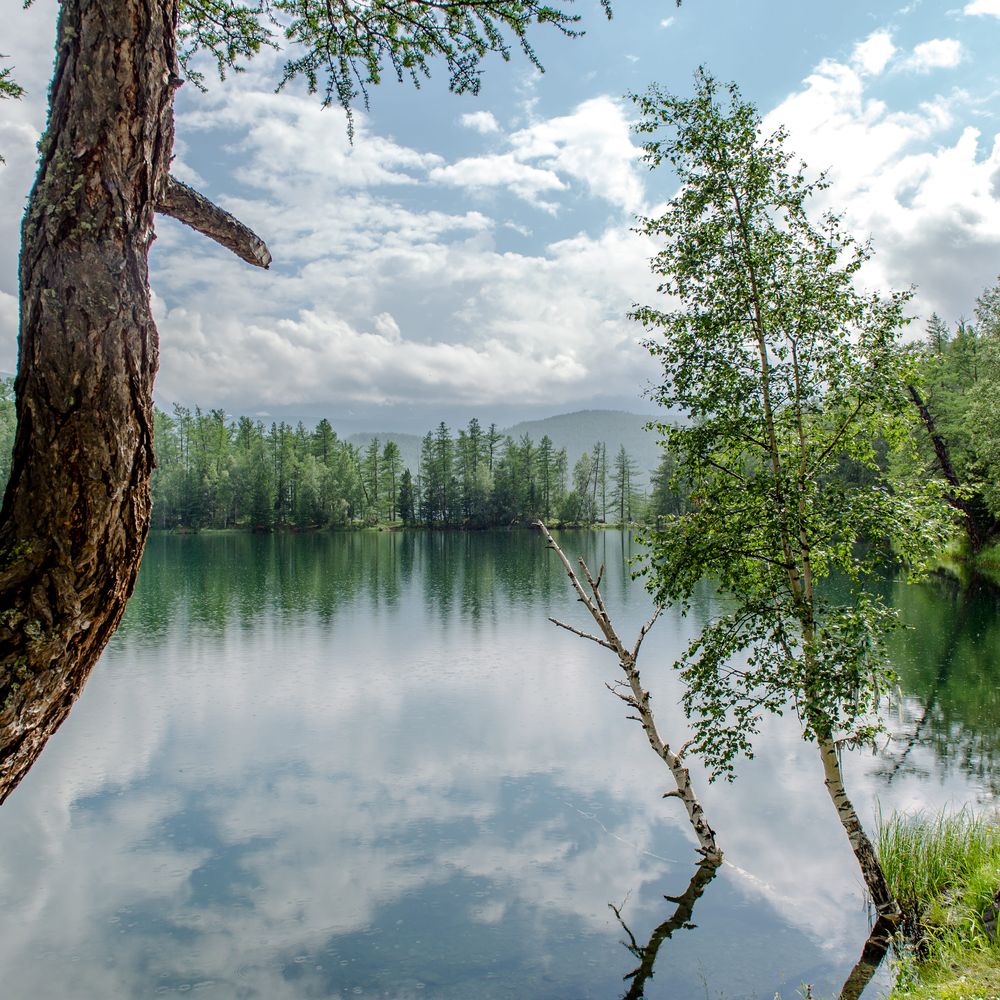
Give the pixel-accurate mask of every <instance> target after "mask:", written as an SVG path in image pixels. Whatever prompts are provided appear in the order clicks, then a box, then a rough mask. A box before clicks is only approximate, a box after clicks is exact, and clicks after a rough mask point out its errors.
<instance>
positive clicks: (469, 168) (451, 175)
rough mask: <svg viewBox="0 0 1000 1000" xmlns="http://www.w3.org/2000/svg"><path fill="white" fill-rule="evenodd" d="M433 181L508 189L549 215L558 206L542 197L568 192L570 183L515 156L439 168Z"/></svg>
mask: <svg viewBox="0 0 1000 1000" xmlns="http://www.w3.org/2000/svg"><path fill="white" fill-rule="evenodd" d="M430 178H431V180H432V181H437V182H438V183H441V184H452V185H455V186H456V187H463V188H471V189H473V190H484V189H486V188H507V189H509V190H510V191H512V192H513V193H514V194H516V195H517V196H518V197H519V198H523V199H524V200H525V201H528V202H531V203H532V204H533V205H535V206H537V207H538V208H543V209H545V210H546V211H548V212H555V211H556V209H557V207H558V206H557V205H556V204H555V203H554V202H551V201H545V200H543V199H542V197H541V195H542V194H545V193H547V192H551V191H564V190H565V189H566V184H565V183H564V182H563V181H562V180H561V179H560V178H559V176H558V175H557V174H556V173H555V172H554V171H552V170H542V169H539V168H538V167H533V166H531V165H530V164H527V163H522V162H520V161H519V160H518V159H517V158H516V157H515V156H514V154H513V153H500V154H497V155H495V156H470V157H466V158H465V159H463V160H459V161H458V162H456V163H451V164H448V165H447V166H444V167H435V168H434V169H433V170H432V171H431V172H430Z"/></svg>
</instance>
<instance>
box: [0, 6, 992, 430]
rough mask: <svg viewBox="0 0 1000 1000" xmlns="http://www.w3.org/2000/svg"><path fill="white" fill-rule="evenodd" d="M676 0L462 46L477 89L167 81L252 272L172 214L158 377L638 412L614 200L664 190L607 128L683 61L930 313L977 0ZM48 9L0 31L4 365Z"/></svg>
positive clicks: (619, 205)
mask: <svg viewBox="0 0 1000 1000" xmlns="http://www.w3.org/2000/svg"><path fill="white" fill-rule="evenodd" d="M833 9H834V8H831V7H829V6H826V5H824V6H820V5H815V4H803V3H801V2H799V3H792V2H786V0H779V2H775V0H770V2H766V3H765V2H763V0H686V2H685V3H684V5H683V6H682V7H681V8H680V9H677V8H675V7H674V6H673V4H672V3H664V2H660V3H649V2H641V3H632V4H629V3H626V2H624V0H623V2H620V3H619V4H617V5H616V10H615V17H614V19H613V20H612V21H611V22H610V23H609V22H607V21H606V20H605V19H604V17H603V14H602V12H601V10H600V7H599V6H598V4H597V3H596V2H593V3H591V2H590V0H587V2H585V3H581V4H579V5H578V6H577V7H576V10H577V12H578V13H580V14H581V15H582V16H583V19H584V27H585V28H586V29H587V34H586V36H585V37H583V38H579V39H575V40H568V39H564V38H561V37H558V36H557V35H555V34H554V33H549V34H546V33H544V32H543V33H541V34H539V35H537V36H536V39H535V44H536V49H537V51H538V54H539V56H540V58H541V60H542V62H543V63H544V65H545V68H546V73H545V74H544V75H542V74H538V73H537V72H536V71H535V70H534V69H533V68H532V67H531V66H530V64H529V63H528V62H527V60H526V59H524V58H523V57H522V56H520V55H519V54H517V53H515V54H514V56H513V58H512V60H511V62H510V63H508V64H504V63H502V62H501V61H500V60H499V59H494V60H493V61H491V62H490V63H489V64H488V67H487V73H486V76H485V79H484V82H483V88H482V92H481V94H480V95H479V96H478V97H470V96H462V97H456V96H455V95H452V94H449V93H448V92H447V87H446V78H445V74H444V73H437V74H436V75H435V76H433V77H432V79H431V80H430V81H427V82H426V83H425V84H424V86H423V87H422V89H421V90H420V91H414V90H413V89H412V88H410V87H408V86H398V85H396V84H395V82H393V81H390V82H387V83H386V84H384V85H383V86H382V87H380V88H377V89H376V90H375V91H373V94H372V106H371V109H370V111H368V112H364V111H359V112H358V121H357V134H356V138H355V143H354V146H353V147H351V146H350V145H349V144H348V142H347V137H346V132H345V128H344V121H343V116H342V114H341V112H340V111H339V110H337V109H327V110H322V109H321V108H320V107H319V104H318V101H317V100H316V99H315V98H314V97H310V96H308V95H306V94H304V93H303V92H302V91H301V90H298V89H294V88H293V89H291V90H289V91H288V92H285V93H282V94H279V95H275V94H274V93H273V87H274V82H275V80H276V74H277V72H278V71H279V70H280V57H264V58H262V59H260V60H258V61H256V62H255V63H254V64H253V65H251V67H250V69H249V71H248V72H247V73H245V74H240V75H238V76H233V77H231V78H230V79H229V80H227V81H226V83H224V84H220V83H218V82H214V81H213V82H210V90H209V93H208V94H201V93H199V92H198V91H196V90H195V89H194V88H193V87H191V86H187V87H184V88H183V89H182V90H181V91H180V93H179V100H178V119H177V136H178V144H177V154H178V158H177V161H176V163H175V172H176V173H178V174H179V175H180V176H182V178H183V179H185V180H188V181H189V182H190V183H192V184H194V185H195V186H197V187H198V188H199V189H201V190H202V191H204V192H205V193H206V194H207V195H208V196H210V197H211V198H213V199H214V200H216V201H218V202H219V203H220V204H222V205H223V206H225V207H226V208H228V209H230V210H231V211H233V212H234V213H235V214H237V215H238V216H239V217H240V218H241V219H243V220H244V221H245V222H247V223H248V224H249V225H251V226H253V227H254V228H255V229H256V230H257V231H258V232H259V233H260V234H261V235H262V236H263V237H264V238H265V239H266V240H267V242H268V243H269V245H270V247H271V250H272V252H273V254H274V257H275V264H274V266H273V268H272V270H271V271H270V272H269V273H263V272H260V271H257V270H256V269H252V268H250V267H248V266H246V265H244V264H242V263H241V262H240V261H238V260H236V259H235V258H232V257H230V256H229V255H228V254H227V253H226V252H225V251H223V250H221V249H219V248H217V247H216V246H215V245H214V244H211V243H209V242H208V241H206V240H204V239H203V238H202V237H199V236H197V235H196V234H193V233H189V232H187V231H185V230H184V229H183V228H182V227H180V226H179V225H177V224H175V223H173V222H172V221H171V220H166V219H163V220H161V222H160V224H159V226H158V232H159V239H158V241H157V244H156V246H155V248H154V251H153V255H152V286H153V291H154V301H155V309H156V315H157V317H158V322H159V326H160V331H161V352H162V353H161V370H160V376H159V379H158V389H157V396H158V399H159V400H160V402H161V404H164V405H169V404H170V403H171V402H173V401H179V402H183V403H189V404H190V403H200V404H201V405H203V406H224V407H226V408H227V409H228V410H229V411H230V412H251V413H261V414H264V413H268V414H284V413H296V414H297V413H303V414H310V415H319V414H321V413H324V414H327V415H329V416H331V418H333V419H335V421H336V420H339V421H340V423H341V425H342V426H346V425H348V424H351V423H354V422H360V423H362V424H365V425H367V426H370V427H373V428H376V429H385V430H389V429H396V430H416V431H423V430H424V429H425V426H427V425H429V424H430V423H431V422H434V421H436V419H439V418H441V417H443V418H444V419H446V420H449V421H450V422H456V421H458V420H461V419H464V418H466V417H467V416H469V415H472V414H473V413H478V414H479V415H480V416H482V417H484V418H486V419H490V418H496V419H498V420H512V419H516V418H518V417H520V416H529V415H530V416H536V415H540V414H544V413H554V412H561V411H566V410H571V409H579V408H583V407H593V406H615V407H623V408H629V409H644V408H646V407H647V406H648V404H644V403H643V402H642V400H641V399H640V395H639V394H640V393H641V391H642V389H643V387H644V386H646V385H649V384H650V383H651V382H653V381H655V379H656V377H657V369H656V366H655V365H654V364H653V362H652V361H651V360H650V359H649V358H648V356H647V355H646V353H645V351H644V350H643V349H642V348H641V346H639V344H638V341H639V339H640V337H641V331H640V330H639V329H638V328H636V327H635V326H634V325H632V324H630V323H629V322H628V321H627V320H626V319H625V313H626V311H627V310H628V309H629V307H630V306H631V305H632V303H633V302H635V301H639V300H649V299H651V298H652V297H653V296H654V294H655V293H654V291H653V282H652V281H651V279H650V277H649V275H648V268H647V260H648V257H649V256H650V254H651V252H652V247H651V246H650V245H649V244H648V243H646V242H645V241H644V240H642V239H641V238H639V237H638V236H636V235H635V234H633V233H631V232H630V228H629V227H630V225H631V223H632V220H633V218H634V216H635V214H636V213H637V212H644V213H650V212H655V211H656V210H657V207H658V206H660V207H662V205H663V203H664V201H665V199H667V198H669V197H670V194H671V193H672V188H673V180H672V178H671V177H670V176H669V174H667V173H665V172H662V173H653V174H651V173H649V172H648V171H647V170H646V169H645V168H644V167H643V166H642V164H641V163H639V161H638V150H637V147H636V144H635V139H634V137H633V136H631V134H630V132H629V124H630V121H631V118H632V110H631V107H630V105H629V104H628V102H627V101H626V100H624V99H623V98H624V95H625V94H627V93H628V92H630V91H641V90H644V89H645V88H646V87H647V86H648V85H649V84H650V83H652V82H653V81H656V82H658V83H660V84H661V85H663V86H666V87H668V88H670V89H673V90H677V91H685V90H689V89H690V88H691V85H692V84H691V81H692V75H693V73H694V70H695V68H696V67H697V66H698V65H700V64H704V65H706V66H707V67H708V68H709V69H710V70H711V72H713V73H714V74H715V75H716V76H718V77H720V78H722V79H732V80H735V81H736V82H738V83H739V84H740V86H741V87H742V89H743V91H744V93H745V94H746V95H747V96H749V97H750V98H751V99H752V100H754V101H755V102H756V103H757V104H758V106H759V107H760V109H761V111H762V113H763V114H765V115H766V121H767V124H768V126H776V125H777V124H779V123H782V124H784V125H786V126H787V128H788V129H789V132H790V134H791V141H790V146H791V148H792V149H793V150H795V151H796V152H797V153H799V154H800V155H801V156H802V157H803V158H804V159H805V160H806V161H807V162H808V163H809V164H810V166H811V167H814V168H828V169H829V170H830V175H831V178H832V180H833V186H832V187H831V189H830V190H829V191H828V192H827V194H826V195H825V198H826V201H825V203H824V204H822V205H817V210H819V209H821V208H825V207H833V208H836V209H838V210H841V211H843V212H844V213H845V221H846V222H847V224H848V226H849V227H850V228H851V229H852V230H853V231H854V232H855V233H856V235H858V236H859V237H862V238H864V237H869V236H870V237H871V238H872V240H873V242H874V246H875V249H876V259H875V261H874V263H873V266H872V267H871V269H870V271H869V273H868V275H867V276H866V279H865V280H866V283H867V284H869V285H871V286H873V287H883V288H890V287H897V288H898V287H906V286H908V285H910V284H911V283H912V284H914V285H916V286H917V288H918V292H917V298H916V300H915V302H914V312H915V313H916V314H917V315H918V316H919V317H921V318H920V319H919V320H918V321H917V323H916V324H915V327H916V328H919V327H921V326H922V324H923V320H924V318H926V316H928V315H929V314H930V312H931V311H932V310H937V311H938V312H939V313H941V314H942V315H943V316H944V317H945V318H947V319H949V320H951V321H954V320H957V319H958V318H959V316H961V315H966V316H969V315H971V314H972V311H973V309H974V305H975V298H976V296H977V295H978V294H979V293H980V292H981V291H982V290H983V288H985V287H986V286H988V285H990V284H992V283H993V281H994V280H995V279H996V276H997V273H998V271H1000V146H998V145H997V141H998V134H1000V118H998V113H1000V96H998V95H1000V86H998V84H1000V76H998V65H1000V63H998V60H997V59H996V52H997V51H1000V0H965V2H962V0H960V2H958V3H956V4H955V5H954V6H953V7H948V6H947V5H941V4H932V3H929V2H920V0H913V2H910V3H907V4H905V5H893V4H887V5H883V6H882V7H881V8H880V9H878V8H876V9H873V5H872V4H871V3H858V2H854V0H848V2H842V3H840V4H838V5H837V6H836V8H835V15H831V11H832V10H833ZM54 25H55V3H54V2H53V0H36V3H35V5H34V6H33V7H32V8H30V9H29V10H28V11H24V12H21V11H12V12H10V14H9V18H8V24H7V25H5V30H4V35H5V40H4V41H3V43H2V50H3V52H4V53H5V54H6V55H8V56H9V60H8V61H9V62H12V63H14V65H15V66H16V74H17V77H18V79H19V80H20V81H21V82H22V83H24V84H25V85H26V86H27V87H28V88H29V94H28V97H27V99H26V100H25V101H23V102H20V103H19V104H14V103H13V102H9V101H8V102H3V103H2V104H0V150H2V151H3V153H4V155H5V156H6V158H7V165H6V166H4V167H0V370H12V369H13V366H14V363H15V357H16V246H17V225H18V219H19V216H20V213H21V210H22V208H23V204H24V197H25V195H26V193H27V191H28V188H29V186H30V183H31V177H32V173H33V162H34V147H35V143H36V141H37V138H38V134H39V130H40V128H41V127H42V124H43V121H44V93H45V88H46V85H47V78H48V75H49V72H50V70H51V59H52V42H53V38H54Z"/></svg>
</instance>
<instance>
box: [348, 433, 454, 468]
mask: <svg viewBox="0 0 1000 1000" xmlns="http://www.w3.org/2000/svg"><path fill="white" fill-rule="evenodd" d="M427 430H430V428H427ZM426 433H427V431H426V430H425V431H424V434H426ZM454 433H455V432H454V430H453V431H452V434H453V435H454ZM424 434H397V433H396V432H395V431H386V432H385V433H378V434H375V433H371V432H369V431H360V432H358V433H357V434H348V435H347V437H346V438H345V440H346V441H347V443H348V444H353V445H354V447H355V448H360V449H361V450H362V451H364V450H365V448H367V447H368V445H369V444H370V443H371V440H372V438H378V440H379V444H380V446H381V447H383V448H384V447H385V444H386V442H387V441H395V442H396V445H397V447H398V448H399V454H400V455H401V456H402V459H403V465H404V466H405V467H406V468H407V469H409V470H410V471H411V472H412V473H413V474H414V475H416V474H417V467H418V466H419V465H420V442H421V441H422V440H423V436H424Z"/></svg>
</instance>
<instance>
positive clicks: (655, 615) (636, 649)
mask: <svg viewBox="0 0 1000 1000" xmlns="http://www.w3.org/2000/svg"><path fill="white" fill-rule="evenodd" d="M661 614H663V605H662V604H661V605H659V606H658V607H657V608H656V610H655V611H654V612H653V614H652V615H651V616H650V619H649V621H648V622H646V624H645V625H643V626H642V628H641V629H639V638H638V639H636V640H635V645H634V646H633V647H632V659H633V660H637V659H638V658H639V647H640V646H641V645H642V640H643V639H645V638H646V635H647V634H648V633H649V630H650V629H651V628H652V627H653V626H654V625H655V624H656V619H657V618H659V617H660V615H661Z"/></svg>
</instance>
